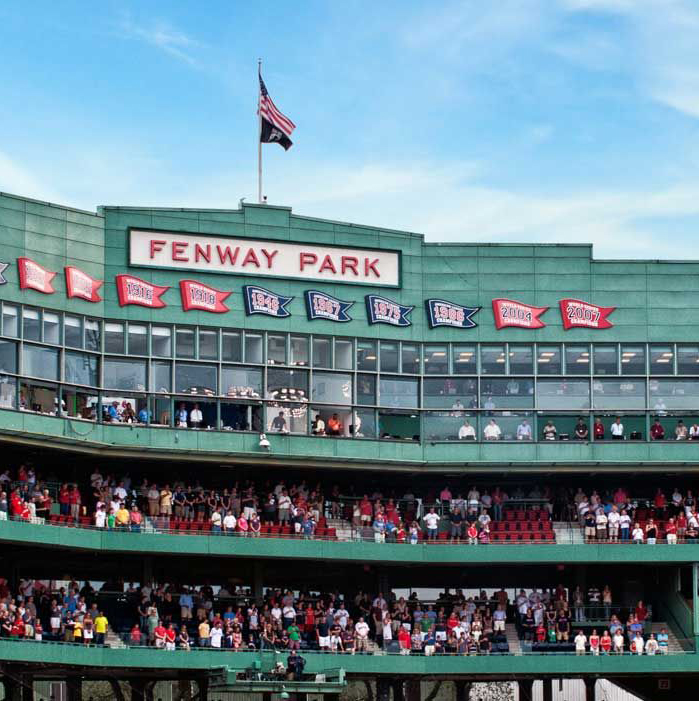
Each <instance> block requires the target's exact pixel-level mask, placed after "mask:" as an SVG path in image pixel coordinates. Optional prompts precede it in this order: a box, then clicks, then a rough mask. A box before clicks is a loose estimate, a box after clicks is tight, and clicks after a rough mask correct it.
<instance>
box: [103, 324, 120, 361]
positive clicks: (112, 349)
mask: <svg viewBox="0 0 699 701" xmlns="http://www.w3.org/2000/svg"><path fill="white" fill-rule="evenodd" d="M104 350H105V352H106V353H121V354H123V353H124V325H123V324H110V323H107V324H105V325H104Z"/></svg>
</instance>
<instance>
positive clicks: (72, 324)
mask: <svg viewBox="0 0 699 701" xmlns="http://www.w3.org/2000/svg"><path fill="white" fill-rule="evenodd" d="M82 331H83V330H82V320H81V318H80V317H79V316H68V315H67V314H66V316H65V317H63V335H64V336H65V344H66V346H68V347H69V348H82V347H83V333H82Z"/></svg>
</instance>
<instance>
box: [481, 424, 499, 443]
mask: <svg viewBox="0 0 699 701" xmlns="http://www.w3.org/2000/svg"><path fill="white" fill-rule="evenodd" d="M501 435H502V431H501V430H500V427H499V426H498V425H497V423H496V422H495V419H490V421H489V422H488V424H487V425H486V427H485V428H484V429H483V437H484V438H485V440H487V441H498V440H500V436H501Z"/></svg>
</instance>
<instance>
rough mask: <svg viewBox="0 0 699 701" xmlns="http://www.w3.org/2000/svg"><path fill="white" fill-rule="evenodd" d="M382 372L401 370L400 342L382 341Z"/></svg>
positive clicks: (380, 348)
mask: <svg viewBox="0 0 699 701" xmlns="http://www.w3.org/2000/svg"><path fill="white" fill-rule="evenodd" d="M379 350H380V351H381V372H399V371H400V366H399V362H398V360H399V358H398V343H396V342H394V341H381V344H380V346H379Z"/></svg>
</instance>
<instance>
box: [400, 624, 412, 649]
mask: <svg viewBox="0 0 699 701" xmlns="http://www.w3.org/2000/svg"><path fill="white" fill-rule="evenodd" d="M398 646H399V647H400V654H401V655H409V654H410V633H408V631H407V630H406V628H405V626H401V627H400V630H399V631H398Z"/></svg>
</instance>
